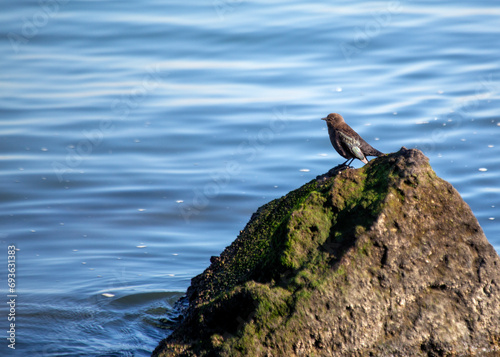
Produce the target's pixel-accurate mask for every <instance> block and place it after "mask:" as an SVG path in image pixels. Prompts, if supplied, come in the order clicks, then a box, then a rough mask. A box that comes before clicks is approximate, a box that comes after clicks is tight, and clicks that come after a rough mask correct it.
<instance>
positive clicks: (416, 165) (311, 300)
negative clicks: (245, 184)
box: [153, 148, 500, 357]
mask: <svg viewBox="0 0 500 357" xmlns="http://www.w3.org/2000/svg"><path fill="white" fill-rule="evenodd" d="M211 262H212V264H211V265H210V266H209V267H208V268H207V269H206V270H205V272H203V273H202V274H201V275H199V276H197V277H195V278H194V279H193V280H192V285H191V287H190V288H189V289H188V292H187V299H188V300H189V307H188V308H187V310H186V312H185V317H184V319H183V320H182V321H181V322H180V323H179V324H178V326H176V328H175V330H174V331H173V332H172V334H171V335H170V336H169V337H168V338H167V339H165V340H164V341H162V342H161V343H160V345H159V346H158V347H157V349H156V350H155V351H154V352H153V355H154V356H269V357H270V356H276V357H277V356H346V355H349V356H463V355H477V356H498V355H500V259H499V257H498V255H497V253H496V252H495V250H494V249H493V247H492V246H491V245H490V244H489V243H488V241H487V239H486V237H485V236H484V233H483V231H482V229H481V227H480V226H479V224H478V222H477V220H476V218H475V217H474V215H473V214H472V212H471V210H470V208H469V207H468V205H467V204H466V203H465V202H464V201H463V200H462V198H461V197H460V195H459V194H458V192H457V191H456V190H455V189H454V188H453V187H452V186H451V185H450V184H449V183H447V182H445V181H443V180H442V179H440V178H438V177H437V176H436V174H435V173H434V171H433V170H432V169H431V167H430V165H429V164H428V160H427V158H426V157H425V156H424V155H423V154H422V153H421V152H420V151H418V150H407V149H405V148H402V149H401V150H400V151H399V152H397V153H394V154H390V155H387V156H384V157H380V158H377V159H374V160H372V161H371V162H370V163H369V164H367V165H365V166H364V167H363V168H360V169H346V170H343V171H341V172H338V171H335V170H331V171H330V172H329V173H328V174H325V175H323V176H319V177H318V178H317V179H316V180H313V181H311V182H309V183H308V184H306V185H304V186H302V187H301V188H299V189H297V190H295V191H292V192H290V193H289V194H288V195H286V196H284V197H282V198H280V199H276V200H274V201H272V202H270V203H268V204H266V205H264V206H262V207H261V208H260V209H259V210H258V211H257V212H256V213H255V214H254V215H253V216H252V218H251V220H250V222H249V223H248V224H247V226H246V227H245V229H244V230H243V231H241V233H240V235H239V236H238V238H237V239H236V240H235V241H234V242H233V243H232V244H231V245H230V246H229V247H227V248H226V249H225V250H224V252H222V254H221V255H220V257H212V259H211Z"/></svg>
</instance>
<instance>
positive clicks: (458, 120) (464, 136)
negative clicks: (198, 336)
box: [0, 0, 500, 356]
mask: <svg viewBox="0 0 500 357" xmlns="http://www.w3.org/2000/svg"><path fill="white" fill-rule="evenodd" d="M499 15H500V7H499V6H498V4H497V3H496V2H493V1H476V2H473V3H471V2H465V1H458V2H457V1H441V2H431V1H419V2H416V1H399V2H398V1H396V2H392V1H387V2H384V1H380V2H372V1H366V2H356V3H354V2H352V1H340V2H336V3H335V4H330V3H329V2H326V1H325V2H313V3H306V2H298V1H292V2H290V1H286V2H285V1H275V2H273V3H269V2H264V1H253V2H247V1H229V0H227V1H224V0H220V1H219V0H217V1H191V2H186V3H182V4H179V3H178V2H173V1H154V0H149V1H144V2H141V3H124V2H116V1H107V2H97V1H92V2H89V1H85V2H84V1H68V0H60V1H56V0H48V1H47V2H36V1H31V2H30V1H23V2H16V1H7V2H6V3H5V4H4V8H3V11H2V13H1V14H0V24H1V25H0V32H1V34H2V37H1V40H0V49H1V53H2V56H1V60H2V63H1V64H2V66H1V68H2V70H1V72H0V90H1V95H0V110H1V116H0V125H1V127H0V133H1V136H0V158H1V165H2V170H1V175H2V177H1V180H0V185H1V192H2V195H1V207H2V214H1V216H0V217H1V218H0V219H1V227H2V231H1V233H0V234H1V235H0V241H1V247H2V248H1V252H0V259H1V264H0V266H2V267H3V272H2V273H0V284H1V289H2V290H1V291H2V295H1V296H3V297H2V300H3V301H4V303H2V304H1V309H2V311H0V313H1V316H2V317H0V326H1V328H2V330H3V331H6V330H8V329H9V322H8V321H7V316H8V313H9V312H8V311H7V309H6V305H7V304H6V302H7V301H8V300H7V297H6V295H7V294H8V291H7V271H6V264H7V256H8V246H9V245H15V246H16V247H17V249H18V251H17V252H16V269H17V270H16V287H15V288H16V291H15V293H16V295H17V297H16V298H15V299H16V315H15V317H16V321H15V323H16V327H15V330H16V341H15V342H16V345H15V347H16V350H15V351H14V350H12V349H10V348H8V344H9V342H8V341H7V340H6V339H5V338H4V339H2V342H0V351H1V352H0V353H1V354H2V355H20V356H24V355H27V354H30V355H34V356H148V355H149V354H150V353H151V351H152V350H153V349H154V347H155V346H156V344H157V343H158V342H159V341H160V340H161V339H162V338H163V337H164V336H166V333H167V331H166V330H164V329H161V328H160V327H161V323H160V322H159V319H161V318H163V317H165V316H167V315H168V313H169V312H171V311H172V305H173V304H174V302H175V301H176V300H177V299H178V298H179V297H180V296H181V295H182V294H183V292H184V291H185V289H186V288H187V287H188V286H189V283H190V279H191V278H192V277H193V276H195V275H196V274H198V273H200V272H202V271H203V269H204V268H205V267H207V265H208V264H209V258H210V256H211V255H218V254H219V253H220V252H221V251H222V250H223V248H224V247H225V246H227V245H229V244H230V243H231V242H232V241H233V240H234V238H235V237H236V236H237V234H238V231H239V230H240V229H243V227H244V225H245V224H246V222H247V221H248V219H249V218H250V216H251V214H252V213H253V212H254V211H255V210H256V209H257V208H258V207H259V206H261V205H262V204H264V203H266V202H268V201H270V200H272V199H274V198H277V197H280V196H282V195H284V194H286V193H287V192H288V191H290V190H291V189H294V188H297V187H299V186H301V185H302V184H304V183H306V182H308V181H309V180H311V179H312V178H314V177H315V176H316V175H318V174H322V173H324V172H326V171H328V169H330V168H331V167H333V166H335V165H337V164H338V163H340V162H342V161H343V160H342V159H341V158H340V157H339V156H338V155H337V154H336V153H335V152H334V151H333V148H332V147H331V145H330V142H329V140H328V136H327V132H326V127H325V123H324V122H323V121H321V120H320V118H321V117H323V116H325V115H326V114H328V113H330V112H339V113H342V114H343V115H344V117H345V118H346V120H347V121H348V123H349V124H350V125H351V126H352V127H354V128H355V130H357V131H358V132H359V133H360V134H361V135H362V136H363V137H364V138H365V139H366V140H367V141H368V142H370V143H371V144H373V146H375V147H376V148H378V149H379V150H381V151H384V152H393V151H397V150H398V149H399V148H400V147H401V146H403V145H404V146H406V147H408V148H413V147H417V148H420V149H422V150H423V151H424V153H425V154H426V155H427V156H428V157H429V158H430V162H431V165H432V167H433V168H434V170H435V171H436V173H437V174H438V175H439V176H440V177H442V178H444V179H446V180H447V181H449V182H451V183H452V184H453V185H454V187H455V188H456V189H457V190H458V191H459V192H460V193H461V195H462V197H463V198H464V199H465V200H466V202H467V203H468V204H469V205H470V206H471V208H472V210H473V211H474V213H475V215H476V217H477V218H478V220H479V222H480V224H481V226H482V227H483V229H484V231H485V233H486V236H487V237H488V239H489V241H490V242H491V244H492V245H493V246H494V247H495V249H496V250H497V251H500V226H499V224H498V222H499V221H500V188H499V184H498V182H499V181H498V180H499V174H500V142H499V137H500V115H499V114H498V108H499V107H500V100H499V89H500V81H499V78H500V71H499V69H498V68H499V58H500V43H499V42H500V40H499V39H500V27H499V26H498V16H499ZM355 165H357V166H358V167H359V166H360V165H361V163H359V162H358V163H356V164H355Z"/></svg>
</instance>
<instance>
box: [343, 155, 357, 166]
mask: <svg viewBox="0 0 500 357" xmlns="http://www.w3.org/2000/svg"><path fill="white" fill-rule="evenodd" d="M354 159H355V157H353V158H352V159H347V160H346V161H345V162H344V163H343V164H342V166H347V167H350V166H351V164H352V162H353V161H354ZM349 160H351V161H349ZM348 161H349V163H347V162H348Z"/></svg>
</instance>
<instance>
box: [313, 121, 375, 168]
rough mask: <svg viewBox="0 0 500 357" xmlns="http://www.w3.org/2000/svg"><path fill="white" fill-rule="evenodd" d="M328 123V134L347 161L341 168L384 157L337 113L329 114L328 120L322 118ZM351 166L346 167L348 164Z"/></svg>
mask: <svg viewBox="0 0 500 357" xmlns="http://www.w3.org/2000/svg"><path fill="white" fill-rule="evenodd" d="M321 119H322V120H325V121H326V125H327V126H328V134H329V135H330V141H331V143H332V145H333V147H334V148H335V150H337V152H338V153H339V154H340V156H342V157H344V158H345V159H347V160H346V161H345V162H344V163H343V164H342V165H341V166H349V165H350V164H351V163H352V162H353V161H354V159H359V160H361V161H362V162H363V163H365V164H367V163H368V160H367V159H366V157H367V156H377V157H378V156H382V155H384V153H382V152H380V151H378V150H377V149H375V148H374V147H372V146H371V145H370V144H368V143H367V142H366V141H364V140H363V138H362V137H361V136H359V134H358V133H356V132H355V131H354V130H353V129H352V128H351V127H350V126H349V125H347V123H346V122H345V121H344V118H342V115H340V114H337V113H331V114H328V116H327V117H326V118H321ZM349 160H351V161H350V162H349V164H347V165H346V163H347V162H348V161H349Z"/></svg>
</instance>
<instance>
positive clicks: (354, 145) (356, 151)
mask: <svg viewBox="0 0 500 357" xmlns="http://www.w3.org/2000/svg"><path fill="white" fill-rule="evenodd" d="M339 134H340V137H341V140H342V142H343V143H344V144H345V146H346V147H347V148H348V149H349V151H350V152H351V154H352V155H353V156H354V157H356V158H357V159H359V160H361V161H363V160H364V159H365V155H364V154H363V152H362V151H361V148H360V142H359V141H358V140H356V139H355V138H353V137H350V136H349V135H347V134H345V133H343V132H341V131H339Z"/></svg>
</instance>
